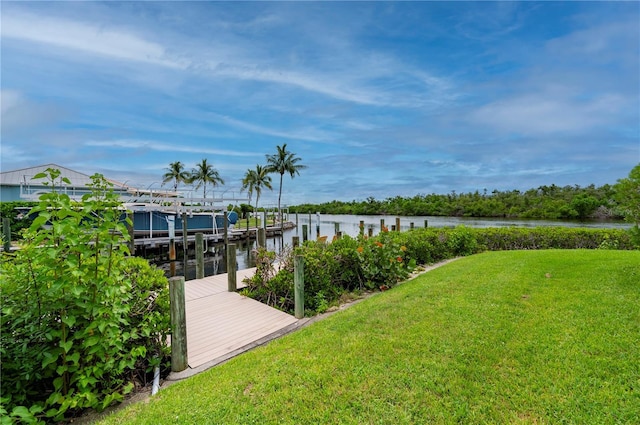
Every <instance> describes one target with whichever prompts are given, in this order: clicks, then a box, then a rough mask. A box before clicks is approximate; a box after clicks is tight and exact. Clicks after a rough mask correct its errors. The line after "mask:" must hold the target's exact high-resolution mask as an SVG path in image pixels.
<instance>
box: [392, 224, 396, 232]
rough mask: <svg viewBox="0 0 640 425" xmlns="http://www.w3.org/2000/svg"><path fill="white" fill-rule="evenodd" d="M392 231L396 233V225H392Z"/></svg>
mask: <svg viewBox="0 0 640 425" xmlns="http://www.w3.org/2000/svg"><path fill="white" fill-rule="evenodd" d="M391 231H392V232H395V231H396V225H395V224H392V225H391Z"/></svg>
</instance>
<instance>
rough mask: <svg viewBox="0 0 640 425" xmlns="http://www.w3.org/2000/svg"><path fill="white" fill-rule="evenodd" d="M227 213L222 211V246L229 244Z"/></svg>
mask: <svg viewBox="0 0 640 425" xmlns="http://www.w3.org/2000/svg"><path fill="white" fill-rule="evenodd" d="M228 218H229V213H228V212H227V211H225V212H224V246H227V244H229V222H228Z"/></svg>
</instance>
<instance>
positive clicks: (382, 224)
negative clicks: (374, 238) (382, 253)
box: [380, 218, 384, 232]
mask: <svg viewBox="0 0 640 425" xmlns="http://www.w3.org/2000/svg"><path fill="white" fill-rule="evenodd" d="M382 229H384V218H381V219H380V232H382Z"/></svg>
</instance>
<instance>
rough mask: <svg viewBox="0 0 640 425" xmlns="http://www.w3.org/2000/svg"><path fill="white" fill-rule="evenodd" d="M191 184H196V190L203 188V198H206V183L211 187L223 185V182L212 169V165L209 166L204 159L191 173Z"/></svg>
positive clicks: (218, 174) (216, 171)
mask: <svg viewBox="0 0 640 425" xmlns="http://www.w3.org/2000/svg"><path fill="white" fill-rule="evenodd" d="M190 181H191V183H196V190H198V189H200V187H203V196H202V197H203V198H205V199H206V198H207V183H210V184H211V185H212V186H213V187H216V186H218V185H220V184H224V180H223V179H222V177H220V173H219V172H218V170H216V169H215V168H214V167H213V164H209V162H208V161H207V159H206V158H204V159H203V160H202V161H201V162H200V163H198V164H197V165H196V168H194V169H193V171H191V180H190Z"/></svg>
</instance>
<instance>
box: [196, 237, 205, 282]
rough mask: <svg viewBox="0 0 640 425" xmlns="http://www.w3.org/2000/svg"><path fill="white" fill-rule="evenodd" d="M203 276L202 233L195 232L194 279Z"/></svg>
mask: <svg viewBox="0 0 640 425" xmlns="http://www.w3.org/2000/svg"><path fill="white" fill-rule="evenodd" d="M203 278H204V235H203V234H202V233H196V279H203Z"/></svg>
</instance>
